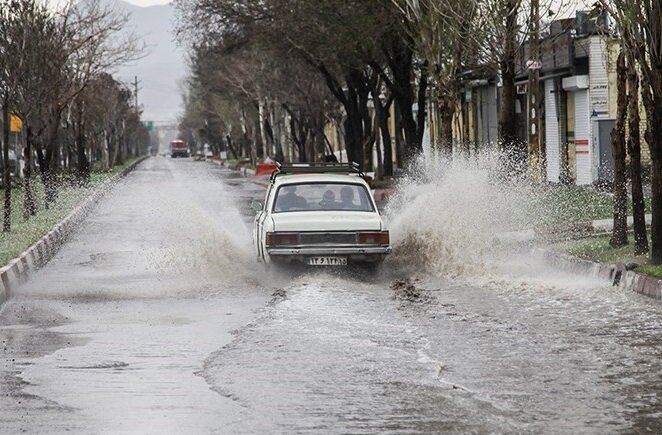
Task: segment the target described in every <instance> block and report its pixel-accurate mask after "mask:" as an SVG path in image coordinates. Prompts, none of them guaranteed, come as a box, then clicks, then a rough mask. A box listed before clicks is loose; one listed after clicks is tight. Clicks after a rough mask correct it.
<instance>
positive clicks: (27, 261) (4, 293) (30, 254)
mask: <svg viewBox="0 0 662 435" xmlns="http://www.w3.org/2000/svg"><path fill="white" fill-rule="evenodd" d="M147 158H148V157H140V158H137V159H136V160H135V161H133V162H131V163H129V164H127V166H126V167H124V168H123V169H122V170H121V171H120V172H117V173H114V174H113V175H112V176H110V177H109V178H107V179H105V180H103V181H102V182H101V183H100V184H99V185H96V186H94V187H92V188H90V189H89V194H88V195H86V196H84V197H81V198H80V200H77V201H76V202H75V203H74V204H71V207H69V206H67V207H62V203H60V206H61V208H60V210H59V211H60V212H62V213H63V215H62V217H59V215H55V216H56V217H57V218H58V221H55V222H53V223H50V222H51V221H50V220H46V221H45V222H46V223H47V224H48V228H47V229H45V230H44V231H43V232H39V233H38V234H39V235H38V236H37V237H40V238H38V239H37V241H36V242H34V243H33V244H32V245H30V246H25V245H23V246H21V247H20V248H19V250H18V251H17V252H16V253H15V254H12V255H16V257H15V258H13V259H11V260H10V261H9V262H8V263H7V265H5V266H4V267H0V305H2V303H3V302H4V301H5V300H7V299H8V298H9V297H10V296H11V292H12V291H13V289H14V288H15V287H16V286H17V285H18V284H20V283H22V282H24V281H25V280H26V279H27V278H28V276H29V275H30V274H31V273H32V272H34V271H35V270H37V269H39V268H41V267H42V266H43V265H44V264H46V263H47V262H48V261H49V260H50V259H51V258H52V257H53V255H55V253H56V252H57V251H58V249H59V248H60V246H62V244H63V243H64V242H65V241H66V240H67V239H68V238H69V236H70V235H71V234H72V232H73V231H75V228H76V226H77V225H78V224H79V223H80V222H82V221H83V219H85V217H86V216H87V215H88V213H89V212H90V210H92V208H93V207H94V205H95V204H96V203H97V202H98V201H99V200H100V199H101V198H102V197H103V196H104V195H106V193H108V192H109V191H110V190H111V189H112V188H113V187H114V186H115V184H117V182H118V181H119V180H121V179H122V178H123V177H125V176H126V175H127V174H128V173H129V172H131V171H132V170H133V169H134V168H135V167H136V166H137V165H138V164H140V163H141V162H142V161H144V160H145V159H147ZM44 214H45V213H44V212H43V211H42V216H43V215H44ZM10 235H11V234H10ZM21 250H23V252H22V253H21V252H20V251H21Z"/></svg>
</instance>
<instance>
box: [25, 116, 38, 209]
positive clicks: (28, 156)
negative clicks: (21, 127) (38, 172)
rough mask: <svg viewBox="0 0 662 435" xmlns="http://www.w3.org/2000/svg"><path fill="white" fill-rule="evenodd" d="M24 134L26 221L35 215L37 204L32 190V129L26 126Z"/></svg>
mask: <svg viewBox="0 0 662 435" xmlns="http://www.w3.org/2000/svg"><path fill="white" fill-rule="evenodd" d="M26 132H27V135H26V140H25V148H24V149H23V158H24V160H25V167H24V168H23V190H24V191H25V192H24V193H23V194H24V200H23V218H24V219H25V220H28V219H30V217H31V216H34V215H35V214H37V202H36V200H35V195H34V189H33V188H32V166H33V160H32V141H33V139H34V137H33V134H32V128H31V127H30V126H28V128H27V129H26Z"/></svg>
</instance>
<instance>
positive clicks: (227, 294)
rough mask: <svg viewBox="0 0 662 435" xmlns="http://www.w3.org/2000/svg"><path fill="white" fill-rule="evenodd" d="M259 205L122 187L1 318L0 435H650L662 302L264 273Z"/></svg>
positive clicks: (217, 186) (557, 277)
mask: <svg viewBox="0 0 662 435" xmlns="http://www.w3.org/2000/svg"><path fill="white" fill-rule="evenodd" d="M260 192H261V188H260V187H259V186H257V185H256V184H254V183H252V182H250V180H247V179H243V178H238V177H237V176H236V174H234V173H230V172H228V171H226V170H224V169H221V168H219V167H216V166H213V165H210V164H206V163H197V162H192V161H190V160H170V159H163V158H152V159H149V160H147V161H146V162H144V163H143V164H141V165H140V166H139V167H138V169H137V170H136V171H135V172H133V173H132V174H131V175H129V176H128V177H127V179H126V180H125V181H124V182H123V183H122V184H120V185H119V186H118V187H117V188H116V189H115V190H114V191H113V193H112V194H111V195H110V196H107V197H106V198H105V199H104V200H103V201H102V202H101V203H100V204H99V206H98V207H97V209H96V210H95V211H93V212H92V214H91V216H90V217H89V218H88V219H87V220H86V221H85V223H84V224H83V225H81V227H80V228H79V230H78V232H77V233H76V234H75V235H74V236H73V237H72V239H71V240H70V242H68V243H67V244H66V245H65V246H64V247H63V248H62V250H61V251H60V252H59V253H58V254H57V256H56V257H55V258H54V259H53V260H52V261H51V262H50V263H49V264H48V265H47V266H46V267H45V268H44V269H42V270H41V271H40V272H39V273H38V274H36V275H35V276H34V277H33V279H32V280H31V281H30V282H29V283H28V284H27V285H25V286H24V288H22V289H21V290H20V291H19V292H17V294H16V295H15V296H14V298H13V299H12V300H10V301H9V302H8V303H7V304H6V305H5V306H3V307H2V309H1V311H0V337H1V339H2V348H3V354H2V360H3V365H2V366H1V367H0V391H1V392H2V394H1V397H0V428H2V430H1V431H0V432H2V433H3V434H4V433H10V434H12V433H23V432H27V433H64V432H68V433H81V434H88V433H113V434H115V433H154V434H164V433H172V434H183V433H185V434H189V433H190V434H197V433H218V434H225V433H325V434H326V433H337V434H344V433H403V434H404V433H407V434H410V433H440V432H449V433H532V434H538V433H596V434H597V433H661V432H662V369H660V366H659V362H660V361H661V360H662V320H661V319H662V304H660V303H659V302H656V301H653V300H649V299H647V298H644V297H641V296H638V295H635V294H629V293H622V292H619V291H618V290H615V289H612V288H610V287H606V286H604V285H603V284H602V283H601V282H596V281H593V280H590V279H585V278H582V277H576V276H570V275H567V274H564V273H562V272H559V271H555V270H553V269H550V268H549V267H547V266H545V265H544V264H543V263H541V262H540V261H539V260H536V259H535V258H529V256H513V257H510V256H509V258H504V259H503V261H502V262H501V263H500V264H499V266H498V267H497V268H492V269H490V270H489V271H485V272H481V273H474V274H471V275H466V276H462V277H456V278H454V279H449V278H439V277H435V275H434V274H430V273H428V271H425V270H415V268H414V269H413V270H412V269H411V268H408V269H407V270H408V272H406V273H405V272H404V271H403V269H400V268H399V266H398V265H397V262H393V263H388V264H387V265H386V267H384V270H382V271H381V272H380V273H379V274H377V275H376V276H370V277H366V276H363V275H361V274H358V273H357V274H351V275H347V274H343V273H330V272H327V271H312V272H310V273H306V274H299V275H294V276H282V275H273V274H268V273H266V272H265V271H264V270H263V269H262V268H261V267H260V266H259V265H258V264H257V263H256V262H255V261H254V255H253V252H252V248H251V245H250V243H251V242H250V210H249V207H248V206H249V203H250V200H251V198H253V197H255V196H259V195H260ZM394 230H395V229H394ZM504 257H506V255H505V254H504ZM407 279H408V280H409V281H405V280H407Z"/></svg>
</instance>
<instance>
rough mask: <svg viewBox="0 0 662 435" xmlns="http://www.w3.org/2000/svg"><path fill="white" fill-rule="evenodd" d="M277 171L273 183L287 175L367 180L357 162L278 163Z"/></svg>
mask: <svg viewBox="0 0 662 435" xmlns="http://www.w3.org/2000/svg"><path fill="white" fill-rule="evenodd" d="M276 167H277V169H276V170H275V171H274V172H272V174H271V181H272V182H273V181H274V180H275V179H276V177H277V176H278V175H286V174H288V175H289V174H330V173H334V174H356V175H358V176H359V177H361V178H365V175H364V174H363V172H361V169H360V168H359V164H358V163H356V162H350V163H276Z"/></svg>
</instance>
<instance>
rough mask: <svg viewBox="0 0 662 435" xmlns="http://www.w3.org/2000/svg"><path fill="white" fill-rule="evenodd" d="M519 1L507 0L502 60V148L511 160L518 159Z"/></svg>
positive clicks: (505, 3)
mask: <svg viewBox="0 0 662 435" xmlns="http://www.w3.org/2000/svg"><path fill="white" fill-rule="evenodd" d="M518 4H519V1H517V0H505V2H504V5H503V6H504V16H505V33H506V34H505V44H504V50H503V57H502V59H501V62H500V64H501V79H502V82H503V88H502V94H501V119H500V120H499V124H500V125H499V130H500V133H501V148H502V150H504V151H505V152H506V154H507V155H508V156H509V157H510V158H511V159H517V158H518V157H519V156H517V152H516V151H517V147H518V144H517V122H516V118H515V93H516V89H515V51H516V47H517V35H518V33H517V32H518V27H517V14H518V12H519V7H518Z"/></svg>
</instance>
